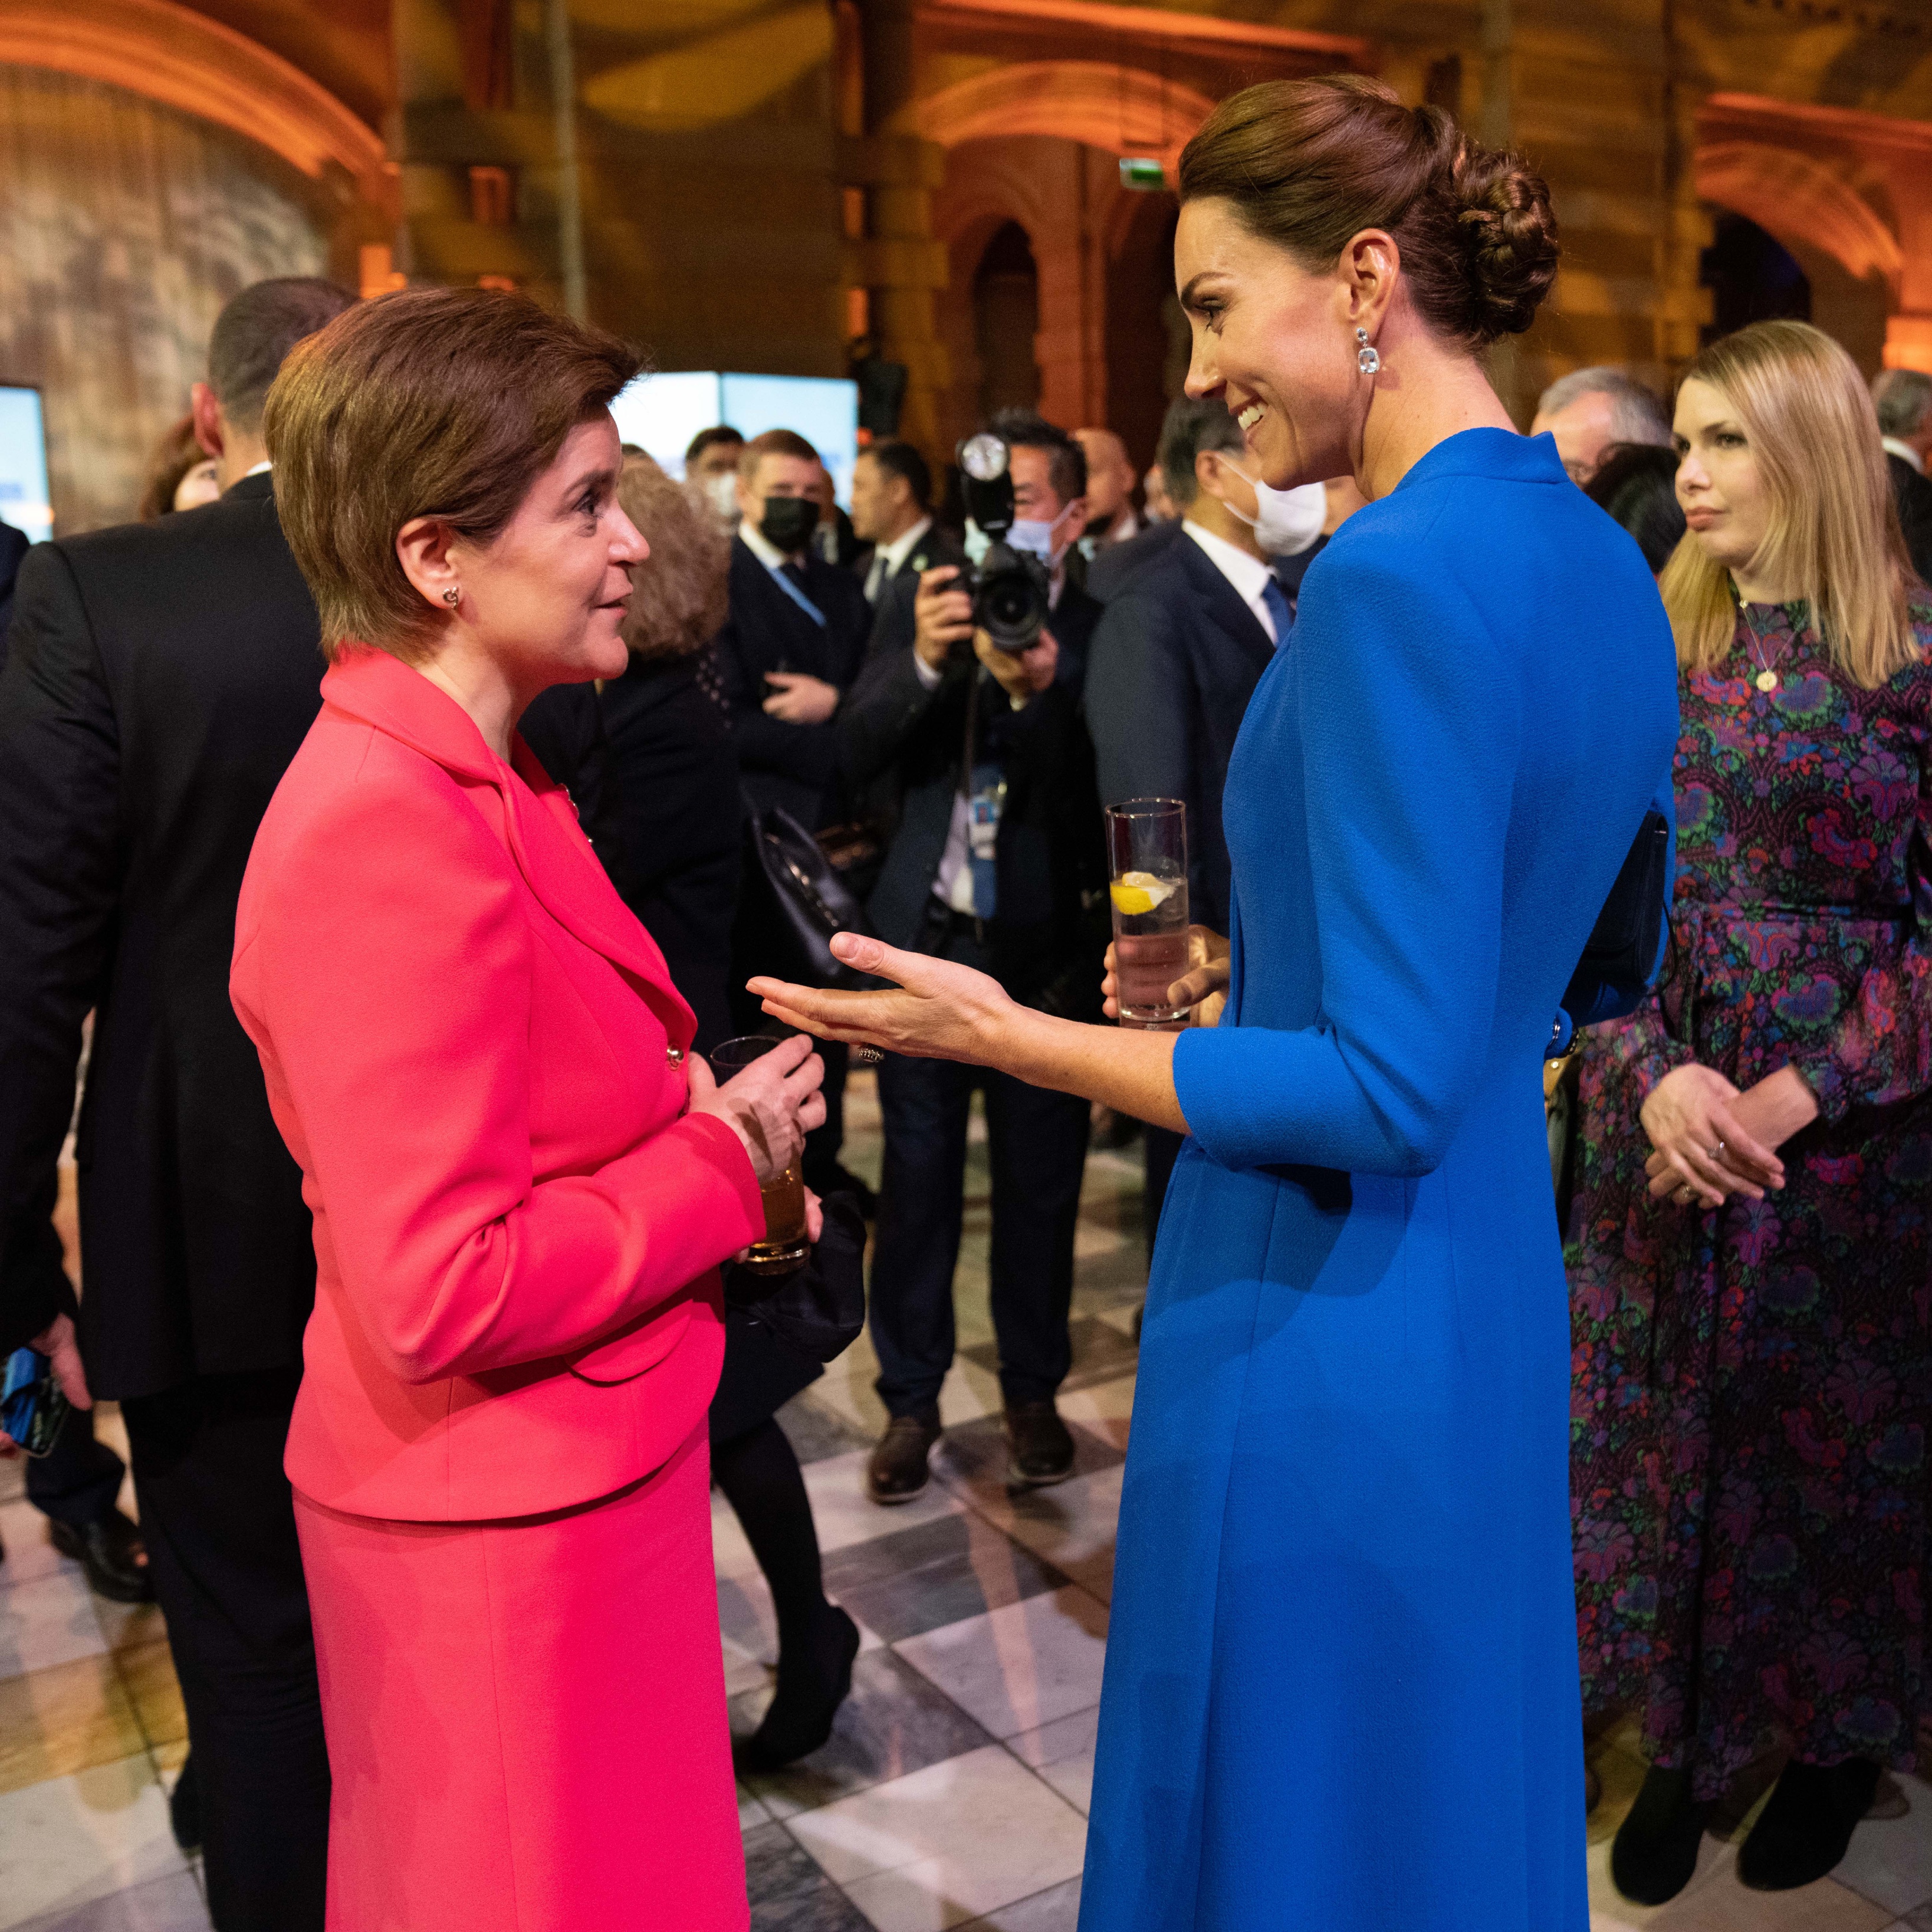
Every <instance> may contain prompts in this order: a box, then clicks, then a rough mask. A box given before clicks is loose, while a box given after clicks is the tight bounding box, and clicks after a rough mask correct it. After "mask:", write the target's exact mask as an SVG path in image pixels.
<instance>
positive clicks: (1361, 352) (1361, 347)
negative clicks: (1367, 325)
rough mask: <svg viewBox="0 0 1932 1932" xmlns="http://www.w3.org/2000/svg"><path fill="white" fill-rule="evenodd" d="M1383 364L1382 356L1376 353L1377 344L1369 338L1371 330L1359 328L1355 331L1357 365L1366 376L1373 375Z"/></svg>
mask: <svg viewBox="0 0 1932 1932" xmlns="http://www.w3.org/2000/svg"><path fill="white" fill-rule="evenodd" d="M1355 367H1356V368H1358V369H1359V370H1361V372H1362V374H1364V376H1373V374H1375V373H1376V371H1377V370H1378V369H1379V368H1381V367H1382V358H1381V357H1380V356H1379V355H1377V354H1376V345H1375V344H1373V342H1371V341H1370V340H1369V332H1368V331H1367V329H1357V330H1356V332H1355Z"/></svg>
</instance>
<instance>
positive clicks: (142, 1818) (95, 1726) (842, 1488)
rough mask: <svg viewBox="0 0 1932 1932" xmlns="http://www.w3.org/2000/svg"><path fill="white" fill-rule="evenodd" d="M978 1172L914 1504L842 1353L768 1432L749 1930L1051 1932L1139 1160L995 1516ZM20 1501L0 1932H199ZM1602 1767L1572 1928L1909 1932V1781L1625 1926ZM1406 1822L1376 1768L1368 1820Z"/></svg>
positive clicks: (1129, 1172)
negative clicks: (774, 1725)
mask: <svg viewBox="0 0 1932 1932" xmlns="http://www.w3.org/2000/svg"><path fill="white" fill-rule="evenodd" d="M847 1121H848V1136H847V1158H848V1160H849V1161H850V1164H851V1165H852V1166H853V1168H854V1169H856V1170H857V1171H858V1172H860V1173H862V1174H863V1175H865V1176H866V1177H867V1178H868V1179H871V1180H874V1181H876V1180H877V1164H878V1154H879V1145H878V1116H877V1106H876V1103H875V1100H874V1095H873V1093H872V1091H871V1082H870V1081H869V1079H867V1078H865V1077H864V1076H859V1077H856V1078H855V1079H854V1080H853V1084H852V1090H851V1091H850V1094H849V1096H848V1100H847ZM984 1153H985V1149H984V1136H983V1131H982V1130H981V1129H980V1126H979V1124H978V1122H977V1119H976V1122H975V1127H974V1136H973V1143H972V1146H971V1166H970V1168H969V1173H968V1208H967V1217H966V1235H965V1244H964V1248H963V1251H962V1256H961V1262H960V1270H959V1278H958V1284H957V1296H958V1301H959V1338H960V1343H961V1357H960V1360H959V1363H958V1364H957V1365H956V1367H955V1370H954V1371H953V1375H952V1376H951V1378H950V1379H949V1381H948V1382H947V1387H946V1390H945V1392H944V1397H943V1399H942V1403H941V1414H942V1417H943V1419H944V1421H945V1423H946V1424H947V1433H946V1436H945V1437H944V1441H943V1442H942V1445H941V1448H939V1449H938V1451H935V1456H934V1469H935V1478H936V1480H935V1482H934V1483H933V1484H932V1487H930V1488H929V1490H928V1491H927V1493H926V1494H925V1495H924V1496H921V1497H920V1498H919V1499H917V1500H916V1501H915V1502H912V1503H910V1504H907V1505H904V1506H902V1507H900V1508H896V1509H891V1510H886V1509H881V1508H877V1506H875V1505H873V1504H871V1502H868V1501H867V1500H866V1499H865V1495H864V1491H863V1484H862V1473H863V1467H864V1462H865V1453H866V1451H867V1449H868V1447H869V1446H870V1444H871V1441H872V1439H873V1438H874V1435H875V1434H876V1433H877V1430H878V1429H879V1428H880V1427H881V1426H882V1425H883V1411H882V1410H881V1409H880V1406H879V1405H878V1403H877V1398H876V1397H874V1394H873V1393H872V1388H871V1382H872V1378H873V1375H874V1361H873V1359H872V1356H871V1350H870V1349H869V1346H868V1344H867V1343H865V1342H864V1341H861V1342H860V1343H859V1345H858V1346H856V1347H855V1348H854V1349H853V1350H852V1351H851V1352H850V1354H849V1355H847V1356H846V1357H845V1358H844V1359H843V1360H841V1361H839V1362H838V1363H837V1364H835V1365H834V1366H833V1367H832V1369H831V1370H829V1371H828V1373H826V1376H825V1378H824V1379H823V1380H822V1381H820V1382H818V1383H817V1384H815V1385H814V1386H813V1387H812V1388H810V1389H808V1391H805V1394H803V1395H802V1396H801V1397H799V1399H798V1400H796V1401H795V1402H793V1403H791V1404H790V1406H788V1407H787V1409H786V1410H785V1411H784V1415H783V1416H782V1418H781V1420H782V1421H783V1422H784V1425H785V1427H786V1429H787V1431H788V1433H790V1436H791V1438H792V1440H793V1443H794V1445H796V1448H797V1450H798V1452H799V1457H800V1460H802V1462H803V1463H804V1464H805V1480H806V1484H807V1487H808V1490H810V1492H811V1499H812V1507H813V1511H814V1514H815V1516H816V1518H817V1523H818V1532H819V1539H820V1544H821V1546H822V1547H823V1551H824V1556H825V1572H826V1588H827V1589H828V1591H829V1593H830V1595H832V1597H833V1598H835V1600H836V1601H838V1602H839V1603H841V1604H843V1605H844V1607H845V1608H846V1609H847V1610H848V1611H849V1612H850V1613H851V1615H852V1616H853V1618H854V1619H856V1621H857V1622H858V1623H859V1626H860V1628H861V1630H862V1632H863V1648H862V1650H861V1651H860V1653H859V1659H858V1662H857V1664H856V1667H855V1669H854V1672H853V1688H852V1696H851V1698H850V1700H849V1702H848V1703H847V1705H846V1706H845V1708H844V1710H843V1711H842V1712H841V1713H840V1715H839V1719H838V1724H837V1727H836V1728H835V1730H834V1733H833V1735H832V1740H831V1742H829V1744H828V1745H826V1747H825V1748H824V1749H823V1751H820V1752H818V1753H817V1754H815V1755H814V1757H811V1759H809V1760H807V1761H806V1762H805V1763H802V1764H801V1765H799V1766H796V1767H794V1768H793V1769H791V1770H790V1771H788V1772H784V1773H783V1774H781V1775H778V1776H775V1777H772V1778H759V1779H757V1780H755V1781H753V1782H752V1783H751V1784H750V1785H749V1786H748V1787H744V1788H742V1789H741V1790H740V1792H739V1813H740V1817H741V1819H742V1823H743V1826H744V1833H745V1873H746V1878H747V1881H748V1888H749V1891H750V1894H751V1920H752V1924H753V1926H754V1928H755V1932H868V1928H877V1932H941V1928H947V1927H964V1928H968V1932H1073V1925H1074V1921H1075V1918H1076V1914H1077V1912H1078V1909H1079V1893H1080V1879H1079V1873H1080V1865H1081V1855H1082V1844H1083V1841H1084V1840H1085V1833H1086V1811H1087V1804H1088V1791H1089V1789H1090V1787H1091V1783H1092V1778H1093V1761H1094V1720H1095V1716H1096V1710H1097V1704H1098V1702H1099V1699H1100V1670H1101V1660H1102V1658H1103V1654H1104V1651H1105V1646H1106V1630H1107V1605H1108V1601H1109V1596H1110V1594H1111V1589H1112V1571H1113V1545H1114V1524H1115V1515H1116V1513H1117V1511H1118V1505H1119V1500H1120V1484H1121V1466H1122V1462H1123V1458H1124V1451H1125V1448H1126V1444H1127V1421H1128V1416H1129V1412H1130V1409H1131V1407H1132V1404H1133V1376H1134V1364H1135V1348H1134V1343H1133V1318H1134V1313H1135V1310H1136V1308H1137V1307H1138V1306H1139V1302H1140V1299H1141V1295H1142V1288H1143V1283H1144V1275H1145V1270H1144V1267H1143V1264H1142V1241H1141V1225H1140V1178H1139V1156H1138V1151H1137V1150H1136V1151H1130V1152H1129V1153H1128V1154H1124V1155H1121V1154H1095V1155H1094V1156H1093V1157H1091V1160H1090V1161H1089V1163H1088V1175H1087V1184H1086V1188H1085V1194H1084V1196H1083V1199H1082V1215H1081V1225H1080V1235H1079V1265H1078V1269H1077V1272H1076V1289H1075V1298H1074V1314H1073V1326H1074V1361H1075V1367H1074V1372H1073V1376H1072V1377H1071V1378H1070V1380H1069V1382H1068V1384H1067V1389H1066V1391H1065V1392H1064V1394H1063V1396H1062V1399H1061V1410H1062V1412H1063V1414H1064V1415H1065V1416H1066V1417H1067V1420H1068V1421H1069V1423H1070V1424H1071V1425H1072V1427H1073V1430H1074V1433H1075V1436H1076V1442H1077V1444H1078V1448H1079V1460H1078V1463H1077V1465H1076V1473H1075V1475H1074V1477H1073V1480H1072V1481H1070V1482H1068V1483H1066V1484H1063V1485H1061V1486H1060V1487H1057V1488H1055V1489H1052V1490H1042V1491H1035V1492H1032V1493H1017V1494H1016V1493H1011V1492H1010V1491H1009V1490H1007V1487H1006V1485H1005V1484H1004V1481H1003V1479H1002V1475H1001V1471H1002V1467H1003V1459H1002V1456H1001V1444H1000V1440H999V1433H998V1420H997V1418H998V1408H999V1397H998V1383H997V1381H996V1379H995V1374H994V1365H995V1350H994V1347H993V1338H992V1326H991V1323H990V1321H989V1317H988V1314H987V1308H986V1257H987V1246H988V1238H989V1226H988V1217H987V1203H986V1166H985V1160H984ZM114 1428H115V1423H114V1421H113V1419H112V1418H111V1417H110V1419H109V1421H108V1423H107V1433H110V1436H111V1435H112V1433H113V1430H114ZM19 1490H20V1466H19V1464H18V1463H17V1462H16V1463H12V1464H4V1463H0V1538H5V1543H6V1545H7V1560H6V1561H5V1563H4V1564H0V1928H7V1932H14V1928H32V1932H56V1928H58V1932H188V1928H190V1927H192V1928H194V1932H205V1927H207V1924H208V1920H207V1916H206V1913H205V1909H204V1907H203V1906H202V1900H201V1894H200V1891H199V1879H198V1875H197V1873H196V1870H195V1869H194V1867H193V1864H192V1862H191V1861H186V1860H184V1859H182V1858H181V1857H180V1855H178V1853H177V1852H175V1849H174V1846H173V1844H172V1841H171V1840H170V1839H169V1835H168V1829H167V1816H166V1804H165V1801H164V1799H163V1790H164V1789H165V1786H166V1784H167V1783H171V1782H172V1775H173V1772H174V1771H175V1769H176V1768H177V1767H178V1764H179V1763H180V1760H181V1755H182V1753H183V1751H184V1744H183V1736H184V1727H183V1726H182V1723H181V1706H180V1700H179V1697H178V1694H177V1693H176V1691H175V1685H174V1681H173V1678H172V1673H171V1672H170V1670H169V1666H168V1661H167V1653H166V1646H165V1642H164V1640H163V1634H162V1631H161V1629H160V1623H159V1619H158V1618H157V1616H156V1615H155V1613H154V1612H152V1611H151V1610H136V1611H130V1610H119V1609H116V1608H115V1607H113V1606H110V1605H107V1604H100V1603H98V1601H96V1600H95V1599H94V1598H91V1597H90V1596H89V1594H88V1592H87V1591H86V1587H85V1586H84V1584H83V1583H82V1582H81V1580H80V1574H79V1571H77V1568H75V1566H74V1565H71V1564H67V1563H64V1562H62V1561H61V1560H60V1559H58V1557H56V1556H55V1555H54V1554H53V1553H52V1551H51V1550H49V1548H48V1547H47V1545H46V1541H45V1537H44V1535H43V1532H42V1529H41V1526H40V1523H39V1520H38V1519H37V1517H34V1514H33V1513H32V1512H31V1511H30V1510H29V1509H28V1507H27V1505H26V1503H25V1502H24V1501H23V1500H21V1499H20V1495H19ZM712 1526H713V1541H714V1546H715V1553H716V1561H717V1569H718V1615H719V1622H720V1625H721V1631H722V1637H723V1644H724V1663H725V1675H726V1684H727V1690H728V1691H729V1692H730V1697H731V1704H732V1722H733V1725H734V1727H736V1728H737V1729H739V1730H748V1729H750V1728H751V1727H752V1726H753V1725H754V1724H756V1722H757V1718H758V1717H759V1715H760V1712H761V1711H762V1709H763V1706H764V1703H765V1702H766V1700H767V1699H768V1698H769V1695H770V1691H771V1684H772V1666H773V1664H774V1663H775V1652H776V1643H775V1627H774V1625H773V1622H772V1610H771V1604H770V1599H769V1596H768V1595H767V1593H766V1590H765V1588H764V1586H763V1581H762V1580H761V1579H760V1577H759V1575H758V1571H757V1565H756V1564H755V1563H754V1562H753V1561H752V1559H751V1553H750V1551H749V1550H748V1548H747V1547H746V1546H745V1541H744V1539H743V1538H742V1535H740V1534H739V1529H738V1526H737V1524H736V1521H735V1520H734V1519H733V1517H732V1515H731V1514H730V1511H729V1509H728V1508H726V1507H725V1505H724V1503H723V1502H722V1500H721V1499H718V1498H716V1497H714V1499H713V1511H712ZM1631 1747H1632V1739H1631V1734H1630V1733H1629V1732H1628V1730H1627V1729H1624V1730H1613V1731H1612V1732H1610V1733H1607V1734H1606V1735H1604V1736H1601V1737H1598V1738H1597V1739H1595V1740H1593V1742H1592V1745H1591V1758H1592V1763H1594V1764H1595V1766H1596V1767H1597V1769H1598V1772H1599V1775H1600V1776H1601V1778H1602V1781H1603V1784H1604V1799H1603V1802H1602V1803H1601V1805H1600V1806H1599V1807H1598V1811H1597V1812H1596V1814H1595V1816H1594V1817H1592V1819H1591V1820H1590V1821H1589V1870H1590V1882H1591V1903H1592V1926H1593V1932H1622V1928H1625V1927H1647V1926H1653V1925H1654V1926H1656V1927H1660V1928H1662V1932H1932V1785H1927V1784H1924V1783H1921V1782H1920V1781H1917V1780H1915V1779H1900V1780H1897V1781H1887V1782H1886V1783H1885V1784H1884V1785H1883V1786H1882V1787H1881V1792H1880V1798H1879V1805H1878V1806H1877V1807H1876V1810H1875V1813H1874V1815H1873V1817H1872V1818H1871V1819H1870V1820H1867V1822H1866V1823H1864V1825H1862V1826H1861V1827H1860V1828H1859V1830H1858V1834H1857V1836H1856V1837H1855V1839H1854V1841H1853V1842H1852V1849H1851V1852H1850V1855H1849V1857H1848V1858H1846V1861H1845V1863H1844V1864H1843V1866H1841V1867H1840V1869H1839V1870H1838V1873H1836V1874H1835V1876H1833V1877H1832V1878H1831V1879H1827V1880H1826V1881H1824V1882H1822V1883H1820V1884H1819V1885H1813V1886H1811V1887H1809V1888H1807V1889H1806V1890H1805V1891H1801V1892H1793V1893H1787V1894H1782V1895H1780V1896H1775V1897H1769V1896H1766V1895H1763V1894H1757V1893H1752V1892H1748V1891H1745V1889H1744V1888H1742V1886H1740V1885H1739V1884H1738V1882H1737V1881H1736V1876H1735V1875H1734V1872H1733V1866H1734V1864H1735V1860H1736V1844H1737V1843H1738V1842H1739V1840H1740V1839H1741V1838H1742V1835H1743V1832H1744V1831H1745V1829H1748V1825H1749V1823H1750V1820H1751V1815H1752V1814H1751V1809H1750V1808H1749V1807H1748V1805H1747V1802H1746V1801H1747V1800H1748V1799H1751V1797H1753V1796H1754V1793H1752V1792H1750V1791H1747V1792H1745V1793H1741V1794H1740V1796H1739V1802H1738V1804H1737V1805H1736V1806H1735V1807H1734V1808H1733V1812H1732V1813H1731V1814H1727V1816H1726V1817H1725V1818H1724V1820H1722V1821H1721V1823H1720V1825H1719V1827H1718V1830H1717V1832H1715V1834H1714V1835H1712V1836H1711V1837H1709V1838H1707V1839H1706V1842H1705V1844H1704V1848H1703V1857H1702V1858H1701V1860H1700V1864H1699V1868H1698V1873H1697V1877H1696V1878H1695V1879H1694V1881H1693V1882H1692V1884H1691V1887H1690V1888H1688V1890H1687V1891H1685V1894H1683V1895H1682V1897H1679V1898H1678V1899H1677V1900H1674V1901H1673V1903H1671V1904H1670V1905H1669V1906H1665V1907H1663V1908H1662V1909H1659V1910H1656V1911H1644V1910H1642V1909H1638V1908H1636V1907H1634V1906H1629V1905H1628V1904H1626V1903H1624V1902H1623V1901H1622V1900H1620V1899H1619V1898H1618V1897H1616V1894H1615V1892H1614V1891H1613V1890H1612V1888H1611V1886H1610V1880H1609V1876H1608V1869H1607V1867H1608V1858H1609V1852H1610V1839H1611V1838H1612V1836H1613V1835H1614V1833H1615V1831H1616V1826H1617V1824H1618V1823H1619V1820H1621V1819H1622V1817H1623V1814H1624V1813H1625V1811H1627V1810H1628V1808H1629V1805H1630V1804H1631V1801H1632V1799H1634V1796H1635V1795H1636V1790H1637V1785H1638V1784H1640V1782H1641V1780H1642V1778H1643V1767H1642V1765H1641V1763H1640V1761H1639V1760H1637V1757H1635V1756H1634V1755H1633V1752H1632V1748H1631ZM1773 1770H1775V1767H1766V1775H1767V1778H1768V1777H1769V1774H1770V1773H1771V1772H1772V1771H1773ZM1760 1783H1763V1781H1760ZM1408 1802H1412V1800H1411V1799H1409V1797H1408V1796H1406V1794H1405V1793H1404V1790H1403V1784H1402V1778H1401V1774H1400V1768H1399V1767H1397V1766H1391V1775H1390V1790H1389V1806H1390V1811H1391V1817H1392V1818H1394V1817H1399V1816H1400V1811H1401V1810H1402V1808H1403V1805H1405V1804H1406V1803H1408ZM1312 1932H1402V1928H1400V1927H1386V1928H1385V1927H1373V1928H1370V1927H1320V1928H1312Z"/></svg>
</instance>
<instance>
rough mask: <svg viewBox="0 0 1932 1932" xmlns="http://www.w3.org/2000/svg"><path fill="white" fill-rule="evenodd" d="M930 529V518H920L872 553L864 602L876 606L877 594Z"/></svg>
mask: <svg viewBox="0 0 1932 1932" xmlns="http://www.w3.org/2000/svg"><path fill="white" fill-rule="evenodd" d="M929 529H932V518H931V517H920V518H919V521H918V522H917V523H914V524H913V526H912V527H911V529H909V530H906V531H904V532H902V533H901V535H898V536H895V538H893V539H892V541H891V542H890V543H889V544H880V546H879V547H878V548H877V550H874V551H873V553H872V567H871V569H869V570H868V571H866V573H865V601H866V602H867V603H868V604H876V603H877V602H878V601H879V594H880V592H881V591H882V590H883V589H884V588H885V586H886V585H887V584H888V583H890V582H891V581H892V579H893V578H894V577H896V576H898V574H899V568H900V566H901V565H902V564H903V563H904V562H905V560H906V559H907V557H909V556H911V554H912V553H913V546H914V545H915V544H917V543H918V541H919V539H920V538H922V536H924V535H926V532H927V531H928V530H929Z"/></svg>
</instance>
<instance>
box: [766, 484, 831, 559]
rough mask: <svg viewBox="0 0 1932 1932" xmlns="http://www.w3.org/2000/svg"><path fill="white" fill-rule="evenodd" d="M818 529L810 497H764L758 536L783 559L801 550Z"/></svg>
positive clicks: (816, 506)
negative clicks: (763, 510)
mask: <svg viewBox="0 0 1932 1932" xmlns="http://www.w3.org/2000/svg"><path fill="white" fill-rule="evenodd" d="M817 527H818V505H817V502H816V501H815V500H814V499H813V498H811V497H810V496H767V497H766V499H765V514H763V516H762V517H760V518H759V519H758V534H759V535H760V536H761V537H763V538H764V540H765V541H766V542H767V543H768V544H770V545H771V547H772V549H774V550H782V551H783V552H784V553H785V555H786V556H793V554H795V553H796V552H797V551H799V550H802V549H804V547H805V545H806V544H808V543H809V542H810V541H811V533H812V532H813V531H814V530H815V529H817Z"/></svg>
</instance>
